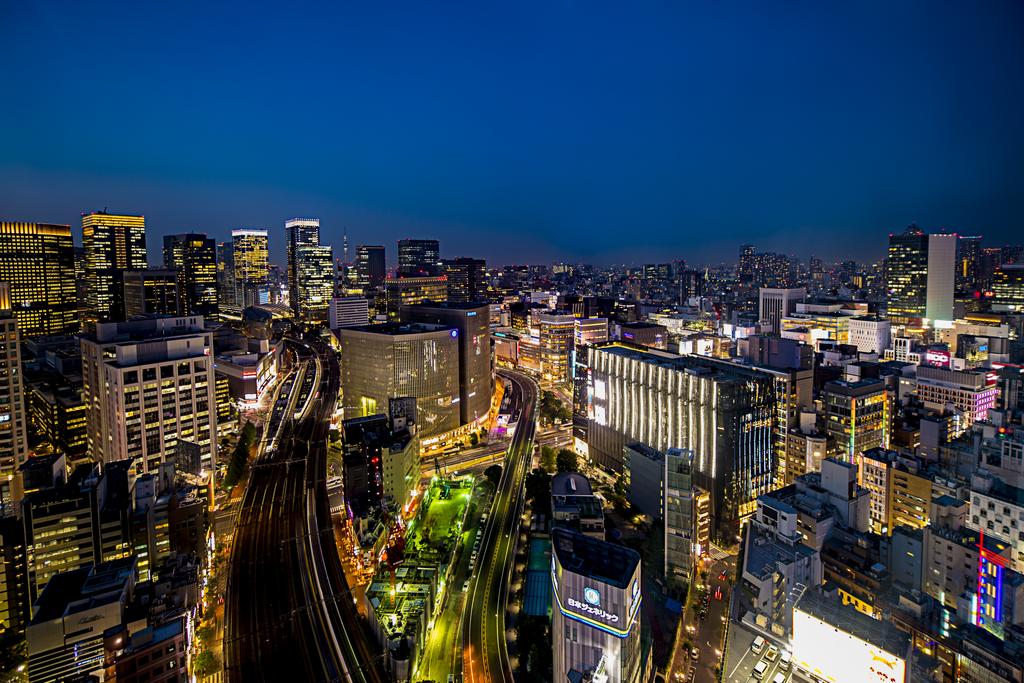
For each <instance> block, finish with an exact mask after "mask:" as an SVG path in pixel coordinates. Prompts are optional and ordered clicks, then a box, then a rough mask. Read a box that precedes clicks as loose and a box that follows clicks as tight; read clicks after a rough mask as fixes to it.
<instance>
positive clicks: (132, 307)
mask: <svg viewBox="0 0 1024 683" xmlns="http://www.w3.org/2000/svg"><path fill="white" fill-rule="evenodd" d="M122 280H123V281H124V317H125V319H126V320H131V319H132V318H136V317H138V316H143V315H185V311H184V310H183V300H184V297H183V296H182V295H181V287H180V282H179V280H178V274H177V273H176V272H175V271H173V270H157V269H155V268H152V269H147V270H126V271H125V272H124V274H123V275H122Z"/></svg>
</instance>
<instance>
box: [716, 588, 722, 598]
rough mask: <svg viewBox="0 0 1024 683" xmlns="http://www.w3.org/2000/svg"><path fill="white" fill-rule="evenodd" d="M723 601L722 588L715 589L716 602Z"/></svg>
mask: <svg viewBox="0 0 1024 683" xmlns="http://www.w3.org/2000/svg"><path fill="white" fill-rule="evenodd" d="M721 599H722V587H721V586H719V587H718V588H716V589H715V600H721Z"/></svg>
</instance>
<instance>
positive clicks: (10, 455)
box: [0, 282, 28, 517]
mask: <svg viewBox="0 0 1024 683" xmlns="http://www.w3.org/2000/svg"><path fill="white" fill-rule="evenodd" d="M0 334H2V335H3V337H2V338H3V341H0V516H2V517H6V516H9V515H11V514H13V513H14V512H15V510H14V507H13V506H14V505H16V504H17V502H18V501H17V499H18V498H19V497H20V492H19V491H18V490H17V489H18V482H17V479H18V477H17V473H18V468H20V467H21V465H22V464H23V463H24V462H25V459H26V458H28V424H27V422H26V420H25V401H24V391H23V387H22V372H21V338H20V335H19V332H18V321H17V319H16V318H15V317H14V315H13V314H12V313H11V293H10V289H9V287H8V285H7V283H6V282H0Z"/></svg>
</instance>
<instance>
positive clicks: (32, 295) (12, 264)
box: [0, 221, 79, 337]
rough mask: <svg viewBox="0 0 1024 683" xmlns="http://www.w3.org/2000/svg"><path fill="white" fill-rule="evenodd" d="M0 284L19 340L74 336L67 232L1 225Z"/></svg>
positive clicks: (72, 264)
mask: <svg viewBox="0 0 1024 683" xmlns="http://www.w3.org/2000/svg"><path fill="white" fill-rule="evenodd" d="M0 281H3V282H7V283H8V284H9V285H10V295H11V300H12V302H13V304H12V307H13V309H14V311H15V313H14V315H15V316H16V317H17V318H18V328H19V329H20V330H21V334H22V336H24V337H35V336H41V335H65V334H74V333H75V332H77V331H78V320H79V318H78V295H77V292H76V289H75V247H74V245H73V244H72V241H71V227H70V226H68V225H50V224H49V223H15V222H8V221H0Z"/></svg>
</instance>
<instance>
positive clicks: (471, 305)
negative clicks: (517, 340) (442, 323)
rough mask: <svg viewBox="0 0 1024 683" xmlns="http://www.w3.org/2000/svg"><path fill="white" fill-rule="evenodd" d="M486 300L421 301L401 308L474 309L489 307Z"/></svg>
mask: <svg viewBox="0 0 1024 683" xmlns="http://www.w3.org/2000/svg"><path fill="white" fill-rule="evenodd" d="M489 307H490V304H489V303H487V302H486V301H464V302H458V301H423V302H421V303H418V304H409V305H407V306H403V308H442V309H445V310H449V311H475V310H477V309H478V308H489Z"/></svg>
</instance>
